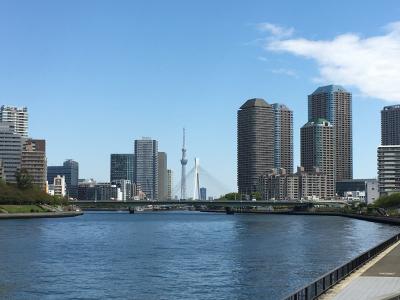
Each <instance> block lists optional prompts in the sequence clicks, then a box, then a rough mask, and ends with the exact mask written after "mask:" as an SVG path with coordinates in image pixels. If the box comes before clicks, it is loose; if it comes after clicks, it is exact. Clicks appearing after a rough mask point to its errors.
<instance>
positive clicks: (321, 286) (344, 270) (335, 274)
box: [284, 233, 400, 300]
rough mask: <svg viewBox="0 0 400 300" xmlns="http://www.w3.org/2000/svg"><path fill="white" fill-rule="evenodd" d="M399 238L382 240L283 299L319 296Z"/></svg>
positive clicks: (396, 236)
mask: <svg viewBox="0 0 400 300" xmlns="http://www.w3.org/2000/svg"><path fill="white" fill-rule="evenodd" d="M399 240H400V233H399V234H396V235H395V236H393V237H391V238H390V239H388V240H386V241H384V242H383V243H381V244H379V245H377V246H375V247H373V248H371V249H369V250H367V251H365V252H364V253H362V254H361V255H359V256H357V257H356V258H354V259H352V260H351V261H349V262H348V263H345V264H343V265H341V266H340V267H338V268H336V269H334V270H332V271H330V272H328V273H326V274H325V275H323V276H321V277H319V278H318V279H317V280H315V281H314V282H312V283H311V284H309V285H307V286H305V287H303V288H301V289H300V290H298V291H297V292H295V293H293V294H292V295H290V296H288V297H285V298H284V299H285V300H311V299H315V298H317V297H319V296H320V295H322V294H323V293H325V292H326V291H327V290H328V289H330V288H331V287H332V286H334V285H335V284H336V283H338V282H339V281H341V280H342V279H344V278H346V277H347V276H348V275H350V274H351V273H352V272H354V271H355V270H357V269H358V268H360V267H361V266H362V265H364V264H365V263H366V262H368V261H369V260H371V259H372V258H374V257H375V256H376V255H378V254H379V253H381V252H382V251H384V250H385V249H387V248H388V247H389V246H391V245H393V244H394V243H396V242H397V241H399Z"/></svg>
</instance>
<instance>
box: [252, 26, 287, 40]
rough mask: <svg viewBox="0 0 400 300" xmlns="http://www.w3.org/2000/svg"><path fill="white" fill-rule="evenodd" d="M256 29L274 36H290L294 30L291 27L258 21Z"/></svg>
mask: <svg viewBox="0 0 400 300" xmlns="http://www.w3.org/2000/svg"><path fill="white" fill-rule="evenodd" d="M257 29H258V30H259V31H261V32H268V33H270V34H271V35H272V36H273V37H275V38H284V37H290V36H291V35H292V34H293V32H294V29H293V28H284V27H281V26H278V25H276V24H272V23H259V24H257Z"/></svg>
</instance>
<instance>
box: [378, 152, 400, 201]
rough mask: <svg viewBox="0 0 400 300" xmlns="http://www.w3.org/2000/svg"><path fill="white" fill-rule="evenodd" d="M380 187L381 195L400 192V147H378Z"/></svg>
mask: <svg viewBox="0 0 400 300" xmlns="http://www.w3.org/2000/svg"><path fill="white" fill-rule="evenodd" d="M378 185H379V194H380V195H390V194H392V193H396V192H400V145H387V146H379V147H378Z"/></svg>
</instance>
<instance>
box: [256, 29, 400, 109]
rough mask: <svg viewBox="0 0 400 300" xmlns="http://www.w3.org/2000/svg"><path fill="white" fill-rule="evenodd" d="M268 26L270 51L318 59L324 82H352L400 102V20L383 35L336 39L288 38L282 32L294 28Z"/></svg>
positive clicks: (365, 90) (371, 94)
mask: <svg viewBox="0 0 400 300" xmlns="http://www.w3.org/2000/svg"><path fill="white" fill-rule="evenodd" d="M263 24H269V23H263ZM264 28H265V30H264V31H268V32H270V34H272V36H273V37H274V38H273V39H267V40H266V44H265V49H266V50H268V51H279V52H289V53H292V54H295V55H298V56H303V57H306V58H309V59H313V60H315V61H316V62H317V64H318V67H319V73H320V78H319V80H321V81H322V82H329V83H334V84H343V85H350V86H354V87H356V88H358V89H359V90H360V92H361V93H362V94H364V95H366V96H369V97H373V98H380V99H382V100H386V101H390V102H398V101H400V22H396V23H390V24H388V25H387V26H385V27H384V28H385V33H384V34H382V35H378V36H372V37H367V38H362V37H360V36H359V35H357V34H354V33H347V34H342V35H338V36H336V37H335V38H333V39H332V40H309V39H305V38H288V37H287V38H285V37H284V36H283V35H282V33H285V32H287V33H289V32H293V29H284V28H282V27H279V26H278V27H276V28H278V29H273V28H274V25H273V24H269V25H268V26H265V25H264ZM268 28H269V29H268ZM274 31H275V32H274Z"/></svg>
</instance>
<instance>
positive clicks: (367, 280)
mask: <svg viewBox="0 0 400 300" xmlns="http://www.w3.org/2000/svg"><path fill="white" fill-rule="evenodd" d="M398 295H400V242H397V243H396V244H394V245H393V246H391V247H389V248H388V249H386V251H384V252H383V253H381V254H380V255H379V256H378V257H376V258H374V259H373V260H372V261H371V262H370V263H368V264H367V265H365V266H364V267H362V268H361V269H360V270H358V271H357V272H355V273H354V274H353V275H351V276H350V277H348V278H347V279H345V280H344V281H343V282H341V283H339V284H338V285H337V286H336V287H334V288H333V289H332V290H331V291H329V292H328V293H327V294H325V295H324V296H322V297H321V299H324V300H328V299H334V300H359V299H367V300H372V299H374V300H378V299H379V300H384V299H391V298H392V297H395V296H398Z"/></svg>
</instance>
